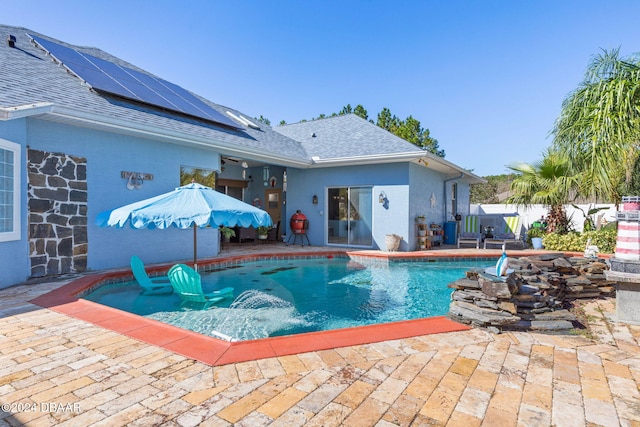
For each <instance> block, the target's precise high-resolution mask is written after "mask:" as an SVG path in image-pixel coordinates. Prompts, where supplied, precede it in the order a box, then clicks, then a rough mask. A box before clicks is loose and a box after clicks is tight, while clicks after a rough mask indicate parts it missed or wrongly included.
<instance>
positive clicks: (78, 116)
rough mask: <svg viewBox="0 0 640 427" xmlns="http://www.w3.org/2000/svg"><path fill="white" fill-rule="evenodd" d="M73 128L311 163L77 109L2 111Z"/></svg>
mask: <svg viewBox="0 0 640 427" xmlns="http://www.w3.org/2000/svg"><path fill="white" fill-rule="evenodd" d="M35 116H39V117H40V118H43V119H46V120H51V121H56V122H62V123H67V124H73V125H76V126H82V127H89V128H94V129H101V130H107V131H110V132H117V133H121V134H127V135H132V136H137V137H143V138H147V139H152V140H156V141H163V142H167V143H171V144H178V145H184V146H190V147H198V148H201V149H205V150H211V151H216V152H218V153H220V154H223V155H226V156H237V157H243V158H249V159H252V160H256V161H264V162H268V163H272V164H278V165H280V166H290V167H298V168H305V167H308V166H309V164H310V163H311V161H310V160H307V159H295V158H292V157H287V156H282V155H278V154H277V153H275V154H259V153H256V152H255V151H254V150H252V149H251V148H243V147H230V146H229V144H228V143H223V142H220V141H216V140H214V139H211V138H204V137H198V136H196V135H191V134H187V133H184V132H177V131H171V130H166V129H159V128H157V127H155V126H150V125H145V124H141V123H138V122H134V121H128V120H124V119H122V118H111V117H106V116H103V115H100V114H95V113H91V112H87V111H83V110H79V109H76V108H71V107H66V106H60V105H55V104H53V103H50V102H46V103H44V102H43V103H34V104H26V105H21V106H16V107H0V120H14V119H18V118H23V117H35Z"/></svg>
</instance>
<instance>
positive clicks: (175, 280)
mask: <svg viewBox="0 0 640 427" xmlns="http://www.w3.org/2000/svg"><path fill="white" fill-rule="evenodd" d="M169 280H170V281H171V286H173V290H174V291H175V292H176V293H177V294H178V295H179V296H180V299H181V300H182V302H181V303H180V307H182V306H184V305H185V304H187V303H190V302H193V303H200V304H202V308H203V309H207V308H209V307H211V306H212V305H213V304H215V303H217V302H219V301H222V300H223V299H225V298H230V297H231V296H233V288H224V289H220V290H218V291H213V292H210V293H207V294H205V293H204V292H202V278H201V276H200V274H199V273H198V272H197V271H195V270H194V269H193V268H191V267H189V266H188V265H185V264H176V265H174V266H173V267H171V268H170V269H169Z"/></svg>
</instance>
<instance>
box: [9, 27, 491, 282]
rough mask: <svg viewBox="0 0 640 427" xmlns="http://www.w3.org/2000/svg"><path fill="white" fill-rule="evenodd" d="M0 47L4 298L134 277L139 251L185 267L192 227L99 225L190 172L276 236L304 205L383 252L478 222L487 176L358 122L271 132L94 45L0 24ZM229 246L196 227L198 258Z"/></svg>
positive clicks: (322, 221)
mask: <svg viewBox="0 0 640 427" xmlns="http://www.w3.org/2000/svg"><path fill="white" fill-rule="evenodd" d="M0 40H2V43H1V44H0V288H2V287H7V286H11V285H13V284H17V283H21V282H23V281H25V280H27V279H28V278H30V277H39V276H46V275H57V274H63V273H69V272H81V271H87V270H103V269H109V268H122V267H126V266H128V264H129V260H130V257H131V255H134V254H136V255H138V256H140V257H141V258H142V259H143V260H144V261H145V262H146V263H154V262H172V261H178V260H188V259H189V258H190V256H191V254H192V251H193V247H192V246H193V240H192V239H193V234H192V232H190V231H189V230H178V229H169V230H161V231H160V230H133V229H130V228H128V227H125V228H123V229H108V228H100V227H98V226H96V225H95V219H96V216H97V215H98V213H100V212H102V211H104V210H108V209H113V208H115V207H118V206H121V205H124V204H127V203H131V202H134V201H137V200H141V199H144V198H148V197H152V196H155V195H158V194H161V193H164V192H167V191H170V190H172V189H174V188H175V187H177V186H179V185H180V180H181V176H184V175H185V174H188V173H189V172H190V171H194V170H198V171H200V170H203V171H213V172H215V173H216V188H217V189H218V190H219V191H223V192H225V193H227V194H230V195H232V196H234V197H237V198H240V199H242V200H244V201H245V202H247V203H252V204H254V205H257V206H260V207H262V208H263V209H265V210H267V211H268V212H269V213H270V214H271V216H272V218H273V219H274V222H275V223H278V222H279V223H280V230H279V233H280V234H282V235H287V234H288V235H289V236H290V234H291V233H290V230H289V229H288V227H289V224H288V222H289V221H288V218H290V217H291V215H292V214H293V213H295V212H296V211H297V210H300V211H302V212H303V213H304V214H305V215H306V216H307V218H308V220H309V230H308V237H309V240H310V243H311V244H313V245H336V246H340V247H345V246H347V247H355V248H373V249H376V248H384V244H383V242H384V237H385V235H386V234H389V233H397V234H399V235H401V236H403V237H404V240H403V243H402V245H401V248H400V249H401V250H412V249H414V246H415V238H414V236H413V235H414V234H415V233H414V225H413V218H414V217H415V216H416V215H419V214H422V215H426V216H427V219H428V221H433V222H437V223H442V222H444V221H447V220H449V219H450V218H451V215H455V213H456V212H460V213H465V212H468V209H469V202H468V200H469V197H468V194H469V184H471V183H474V182H482V179H481V178H479V177H477V176H475V175H473V174H471V173H469V172H467V171H464V170H463V169H461V168H459V167H457V166H455V165H453V164H451V163H450V162H447V161H446V160H444V159H440V158H437V157H436V156H433V155H430V154H429V153H426V152H424V151H423V150H420V149H419V148H417V147H415V146H413V145H412V144H409V143H407V142H405V141H403V140H401V139H399V138H397V137H395V136H393V135H391V134H389V133H388V132H386V131H384V130H382V129H379V128H377V127H376V126H374V125H372V124H370V123H368V122H366V121H364V120H362V119H360V118H358V117H356V116H344V117H337V118H331V119H326V120H318V121H314V122H306V123H299V124H295V125H289V126H284V127H277V128H271V127H269V126H266V125H264V124H263V123H260V122H257V121H255V120H253V119H249V118H248V117H247V116H245V115H243V114H242V113H241V112H239V111H236V110H234V109H232V108H228V107H224V106H221V105H218V104H215V103H212V102H210V101H208V100H206V99H203V98H201V97H199V96H197V95H196V94H193V93H191V92H187V91H184V89H182V88H179V87H175V85H171V84H170V83H168V82H166V81H163V80H162V79H159V78H157V77H155V76H153V75H151V74H150V73H147V72H146V71H144V70H142V69H140V68H138V67H136V66H135V65H133V64H129V63H127V62H125V61H122V60H121V59H119V58H116V57H114V56H112V55H109V54H108V53H106V52H103V51H101V50H99V49H96V48H88V47H80V46H73V45H70V44H67V43H64V42H62V41H59V40H55V39H52V38H50V37H47V36H46V35H43V34H39V33H37V32H34V31H31V30H28V29H25V28H19V27H10V26H2V25H0ZM76 58H77V59H76ZM83 61H84V63H83V64H84V65H83V64H80V65H78V64H79V63H80V62H83ZM86 61H88V62H89V63H90V64H91V66H94V65H95V64H98V65H96V67H97V69H99V70H107V71H105V73H106V74H105V75H106V77H105V75H103V74H100V75H98V74H99V73H98V72H97V71H96V70H93V69H91V70H89V71H88V67H89V65H86ZM83 67H84V68H83ZM119 75H125V78H126V79H129V78H130V77H132V78H131V79H130V80H131V81H133V82H134V83H131V84H135V85H136V86H137V87H140V88H141V89H142V90H143V91H147V89H150V90H152V91H153V89H154V85H157V86H162V87H166V88H171V90H172V91H174V92H171V94H177V95H180V96H182V95H183V96H184V98H181V99H183V100H186V101H187V103H188V104H189V106H187V107H184V106H181V105H180V102H181V101H180V100H178V101H172V103H171V104H167V101H166V100H167V99H171V96H173V95H162V97H161V98H162V99H160V98H157V96H156V95H157V93H158V92H157V91H156V92H154V93H155V94H156V95H154V94H150V95H142V96H138V95H139V94H137V93H133V92H132V93H133V94H132V95H129V94H128V93H125V92H124V89H122V81H121V80H118V78H119V77H118V76H119ZM111 78H115V80H114V81H116V83H118V84H120V85H119V86H118V85H114V84H113V81H112V80H110V79H111ZM128 84H129V83H125V84H124V87H125V89H126V90H130V88H129V87H127V85H128ZM134 92H135V91H134ZM158 99H160V100H158ZM193 105H196V106H199V109H198V111H197V112H195V113H194V112H193V110H192V109H190V108H191V107H192V106H193ZM313 133H315V135H316V136H315V137H314V136H312V134H313ZM181 174H182V175H181ZM454 188H455V190H456V192H457V193H456V195H455V200H452V191H453V190H452V189H454ZM314 196H316V197H314ZM382 196H383V197H382ZM316 200H317V203H314V201H316ZM219 251H220V243H219V233H218V231H217V230H216V229H215V228H209V229H203V230H201V232H199V233H198V254H199V257H200V258H205V257H213V256H216V255H217V254H218V253H219Z"/></svg>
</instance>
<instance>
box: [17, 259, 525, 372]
mask: <svg viewBox="0 0 640 427" xmlns="http://www.w3.org/2000/svg"><path fill="white" fill-rule="evenodd" d="M527 254H528V253H527V252H519V253H518V255H519V256H526V255H527ZM324 257H330V258H332V257H347V258H351V259H353V260H355V261H360V260H364V259H369V260H377V261H382V262H390V261H391V262H396V261H424V260H429V259H439V260H442V259H445V258H448V259H453V260H455V259H462V258H464V259H485V258H486V259H495V257H496V254H495V253H490V252H487V253H486V254H483V255H482V256H476V257H474V256H469V255H467V254H452V253H444V252H441V253H439V254H438V253H433V252H430V253H428V254H427V253H406V252H403V253H397V252H396V253H388V252H387V253H381V252H376V251H338V250H336V251H325V252H299V253H287V254H283V253H272V254H246V255H234V256H228V257H222V258H218V259H210V260H204V261H200V262H199V263H198V265H199V267H201V268H202V269H204V270H206V269H207V267H215V266H222V265H227V264H233V263H236V262H246V261H259V260H268V259H294V258H324ZM171 265H173V264H166V265H157V266H152V267H149V268H148V269H147V270H148V272H149V273H150V275H154V274H155V275H157V274H161V273H163V272H166V271H167V270H168V269H169V268H170V267H171ZM127 277H132V274H131V271H130V270H119V271H111V272H105V273H96V274H89V275H86V276H83V277H81V278H79V279H76V280H74V281H72V282H69V283H67V284H65V285H63V286H61V287H59V288H57V289H54V290H52V291H50V292H48V293H46V294H43V295H41V296H39V297H36V298H34V299H32V300H30V301H29V302H30V303H32V304H35V305H38V306H40V307H43V308H48V309H50V310H53V311H55V312H58V313H61V314H65V315H67V316H70V317H73V318H76V319H80V320H83V321H86V322H89V323H92V324H94V325H96V326H100V327H102V328H104V329H107V330H111V331H114V332H117V333H119V334H122V335H125V336H128V337H130V338H133V339H136V340H138V341H142V342H145V343H147V344H151V345H154V346H158V347H161V348H164V349H166V350H169V351H172V352H174V353H177V354H181V355H183V356H185V357H188V358H192V359H196V360H198V361H200V362H203V363H206V364H208V365H211V366H220V365H226V364H230V363H238V362H247V361H252V360H258V359H265V358H270V357H279V356H288V355H292V354H298V353H305V352H312V351H321V350H328V349H333V348H339V347H347V346H352V345H361V344H372V343H375V342H381V341H388V340H396V339H402V338H411V337H416V336H421V335H429V334H436V333H444V332H456V331H465V330H469V329H471V327H470V326H468V325H464V324H461V323H458V322H455V321H453V320H451V319H449V318H447V317H445V316H436V317H430V318H423V319H414V320H404V321H399V322H392V323H383V324H376V325H366V326H357V327H351V328H343V329H335V330H330V331H319V332H307V333H303V334H297V335H287V336H281V337H272V338H262V339H257V340H250V341H236V342H228V341H224V340H221V339H218V338H214V337H210V336H206V335H202V334H199V333H197V332H193V331H189V330H186V329H182V328H178V327H176V326H172V325H168V324H165V323H162V322H159V321H156V320H152V319H148V318H145V317H142V316H138V315H136V314H132V313H128V312H125V311H122V310H119V309H116V308H112V307H108V306H104V305H102V304H98V303H95V302H92V301H88V300H85V299H81V298H80V296H81V295H82V293H83V292H86V291H87V290H89V289H91V288H93V287H95V286H98V285H100V284H103V283H105V282H107V281H118V280H119V279H120V280H122V279H124V278H127Z"/></svg>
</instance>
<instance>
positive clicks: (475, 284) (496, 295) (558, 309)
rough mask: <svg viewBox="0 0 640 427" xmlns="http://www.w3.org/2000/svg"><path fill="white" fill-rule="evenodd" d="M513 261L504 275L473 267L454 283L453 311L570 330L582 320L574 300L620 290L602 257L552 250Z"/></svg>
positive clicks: (481, 321) (484, 321)
mask: <svg viewBox="0 0 640 427" xmlns="http://www.w3.org/2000/svg"><path fill="white" fill-rule="evenodd" d="M509 267H510V268H511V269H513V272H512V273H511V274H509V275H508V276H505V277H501V278H498V277H496V276H494V275H491V274H487V273H486V272H483V271H470V272H468V273H467V278H465V279H460V280H457V281H455V282H453V283H451V284H450V285H449V287H450V288H454V289H455V291H454V292H453V294H452V296H451V299H452V302H451V305H450V308H449V317H450V318H451V319H454V320H456V321H459V322H462V323H466V324H471V325H474V326H484V327H491V328H497V329H516V330H556V331H557V330H566V329H572V328H574V327H576V326H577V325H576V318H575V316H574V315H573V313H571V312H570V311H569V310H568V309H567V307H568V302H569V301H571V300H575V299H579V298H597V297H601V296H608V295H612V294H613V293H614V292H615V283H614V282H611V281H609V280H607V279H606V277H605V274H604V271H605V270H607V269H608V266H607V264H606V262H605V260H603V259H590V258H582V257H565V256H563V255H562V254H552V253H551V254H544V255H538V256H532V257H523V258H510V259H509Z"/></svg>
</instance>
